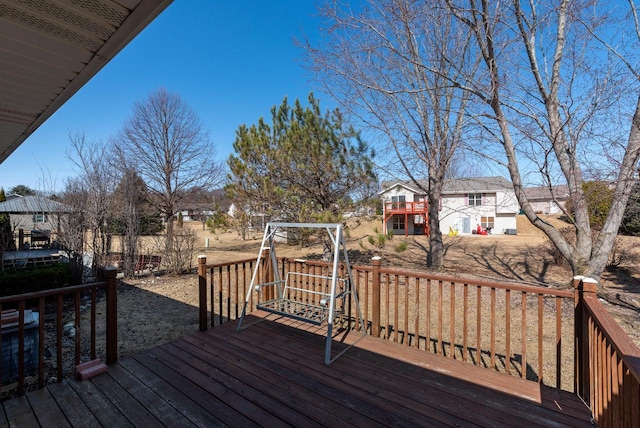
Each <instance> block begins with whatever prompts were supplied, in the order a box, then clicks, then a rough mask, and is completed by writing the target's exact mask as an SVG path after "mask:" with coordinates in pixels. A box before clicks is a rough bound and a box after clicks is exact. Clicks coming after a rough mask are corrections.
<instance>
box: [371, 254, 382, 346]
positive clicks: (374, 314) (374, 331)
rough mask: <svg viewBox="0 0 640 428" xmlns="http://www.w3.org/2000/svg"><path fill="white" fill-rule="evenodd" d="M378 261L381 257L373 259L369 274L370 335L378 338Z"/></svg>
mask: <svg viewBox="0 0 640 428" xmlns="http://www.w3.org/2000/svg"><path fill="white" fill-rule="evenodd" d="M380 260H381V257H378V256H376V257H373V258H372V259H371V265H372V266H373V270H372V272H371V274H372V276H373V278H372V281H373V283H372V284H371V335H372V336H373V337H380Z"/></svg>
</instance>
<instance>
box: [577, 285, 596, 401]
mask: <svg viewBox="0 0 640 428" xmlns="http://www.w3.org/2000/svg"><path fill="white" fill-rule="evenodd" d="M597 286H598V283H597V282H596V281H595V280H594V279H591V278H585V277H583V276H576V277H574V278H573V287H574V332H575V333H574V336H575V337H574V347H575V352H574V355H575V375H574V388H575V391H576V394H578V396H580V397H581V398H582V399H583V400H584V401H585V402H587V403H589V392H590V388H589V385H590V373H589V348H590V346H591V345H590V344H589V329H588V325H587V323H588V319H587V317H586V316H585V310H584V299H585V298H587V297H595V295H596V291H597Z"/></svg>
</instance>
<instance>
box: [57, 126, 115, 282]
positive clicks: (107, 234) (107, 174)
mask: <svg viewBox="0 0 640 428" xmlns="http://www.w3.org/2000/svg"><path fill="white" fill-rule="evenodd" d="M69 138H70V140H71V146H72V152H71V153H70V154H69V158H70V159H71V160H72V161H73V162H74V163H75V165H76V167H77V168H78V170H79V171H78V173H79V175H78V180H79V181H78V182H75V181H74V182H72V183H70V185H71V186H72V187H73V191H72V192H71V193H70V194H71V195H72V196H73V198H77V195H78V194H80V193H84V194H85V195H86V200H85V201H84V205H76V206H77V208H78V209H81V210H82V211H83V212H84V215H83V216H82V219H83V220H84V223H83V224H82V225H83V227H85V229H86V230H88V231H89V232H90V240H89V242H88V246H89V248H88V250H89V252H90V253H92V255H93V266H92V268H93V270H94V273H96V269H97V268H98V267H103V266H105V265H106V256H107V254H109V252H110V251H111V238H112V235H111V231H110V228H109V224H108V222H109V220H110V218H111V216H112V214H111V212H110V207H111V202H112V193H113V188H114V187H115V183H116V174H115V172H114V171H113V169H111V168H110V166H109V162H108V159H109V158H110V156H111V155H110V153H109V147H108V145H107V144H103V143H99V142H95V143H89V142H88V141H87V139H86V137H85V135H84V134H76V135H70V137H69ZM63 202H65V203H68V202H67V201H66V200H65V199H64V198H63ZM80 251H81V252H82V251H83V249H80Z"/></svg>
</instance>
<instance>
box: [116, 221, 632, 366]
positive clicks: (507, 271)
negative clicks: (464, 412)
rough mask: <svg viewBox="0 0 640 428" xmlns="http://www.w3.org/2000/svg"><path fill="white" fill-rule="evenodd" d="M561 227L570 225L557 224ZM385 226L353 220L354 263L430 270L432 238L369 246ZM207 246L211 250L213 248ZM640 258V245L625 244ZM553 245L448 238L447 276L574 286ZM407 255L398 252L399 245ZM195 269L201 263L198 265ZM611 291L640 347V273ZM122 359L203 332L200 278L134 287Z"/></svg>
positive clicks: (247, 253)
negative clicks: (371, 237) (376, 262)
mask: <svg viewBox="0 0 640 428" xmlns="http://www.w3.org/2000/svg"><path fill="white" fill-rule="evenodd" d="M547 220H548V221H551V222H555V223H557V224H558V225H559V226H561V225H562V222H561V221H560V220H558V219H556V218H553V217H550V218H548V219H547ZM381 226H382V224H381V219H380V218H379V217H378V218H371V219H360V220H351V221H350V224H349V236H348V239H347V241H348V244H347V245H348V247H349V249H350V253H351V254H353V259H354V260H352V261H351V262H352V264H367V263H368V261H369V260H370V259H371V257H373V256H381V257H382V259H383V265H386V266H393V267H402V268H406V269H411V270H424V269H425V259H426V250H427V248H428V237H426V236H409V237H404V236H396V237H394V238H393V239H392V240H391V241H389V242H388V243H387V245H386V246H385V247H384V248H376V247H374V246H372V245H370V244H369V243H368V241H367V237H368V236H369V235H375V231H374V229H376V228H377V229H378V230H381V229H382V227H381ZM185 227H187V228H190V229H193V230H194V231H195V232H196V233H197V235H198V242H199V243H200V245H202V247H201V248H200V249H199V253H201V254H205V255H206V256H207V262H208V263H215V262H224V261H232V260H238V259H243V258H254V257H256V255H257V251H258V248H259V246H260V241H261V238H262V231H256V232H254V234H253V235H252V236H251V237H250V238H251V239H248V240H245V241H242V240H241V239H240V238H239V236H238V234H237V233H235V232H226V233H215V234H214V233H211V232H209V231H206V230H205V231H203V230H202V225H201V224H200V223H197V224H196V223H192V224H185ZM205 239H208V240H209V247H208V248H205V247H204V244H205ZM624 240H625V242H626V245H628V246H629V248H632V252H635V253H634V254H635V256H636V257H640V254H638V252H639V250H638V245H637V244H638V243H640V238H628V237H625V238H624ZM545 241H546V240H545V238H544V236H543V235H542V233H541V232H539V231H538V230H537V229H536V228H535V227H533V226H532V225H531V224H530V223H529V222H528V220H527V219H526V218H525V217H523V216H519V219H518V235H515V236H508V235H493V236H477V235H471V236H460V237H448V236H446V237H445V245H446V251H447V252H446V273H447V274H448V275H454V276H460V277H471V278H483V279H492V280H510V281H513V280H516V281H520V282H522V283H526V284H531V285H553V286H568V284H569V282H570V280H571V271H570V269H569V268H568V266H557V265H556V264H554V263H553V261H552V258H551V255H550V254H549V251H548V250H546V249H545ZM401 242H406V243H407V249H406V250H405V251H402V252H397V251H396V250H395V248H396V247H397V246H398V244H399V243H401ZM319 252H320V247H318V246H314V247H310V248H299V247H283V248H278V255H279V256H288V257H298V258H306V257H310V256H313V255H317V254H318V253H319ZM194 266H195V260H194ZM602 284H603V285H604V286H605V290H606V292H605V293H604V294H603V295H602V296H601V297H602V299H603V301H604V302H605V303H606V304H607V305H608V307H609V309H610V311H611V313H612V314H613V315H614V317H615V318H616V319H617V320H618V322H619V323H620V324H621V325H622V327H623V328H624V329H625V330H626V331H627V332H628V333H629V334H630V336H631V337H632V339H633V340H634V341H635V342H636V344H638V345H639V346H640V328H638V327H639V326H640V268H639V266H638V265H637V264H633V263H627V264H623V265H622V266H620V267H619V268H618V269H616V270H614V271H611V272H606V273H605V274H604V275H603V277H602ZM119 318H120V319H119V345H120V355H121V356H123V355H128V354H131V353H133V352H135V351H138V350H140V349H144V348H147V347H149V346H153V345H156V344H159V343H162V342H164V341H167V340H170V339H172V338H174V337H177V336H180V335H182V334H186V333H190V332H194V331H196V330H197V328H198V312H197V277H196V276H195V275H186V276H182V277H177V278H175V277H169V276H157V277H154V276H149V277H143V278H139V279H136V280H134V281H127V283H126V284H123V286H122V287H121V292H120V296H119Z"/></svg>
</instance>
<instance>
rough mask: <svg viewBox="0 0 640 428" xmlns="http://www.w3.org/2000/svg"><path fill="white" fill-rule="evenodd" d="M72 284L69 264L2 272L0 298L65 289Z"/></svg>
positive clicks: (0, 273)
mask: <svg viewBox="0 0 640 428" xmlns="http://www.w3.org/2000/svg"><path fill="white" fill-rule="evenodd" d="M70 283H71V267H70V265H69V263H55V264H53V265H51V266H38V267H31V268H23V269H7V270H5V271H3V272H0V296H12V295H15V294H23V293H33V292H37V291H42V290H52V289H56V288H60V287H65V286H67V285H69V284H70Z"/></svg>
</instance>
